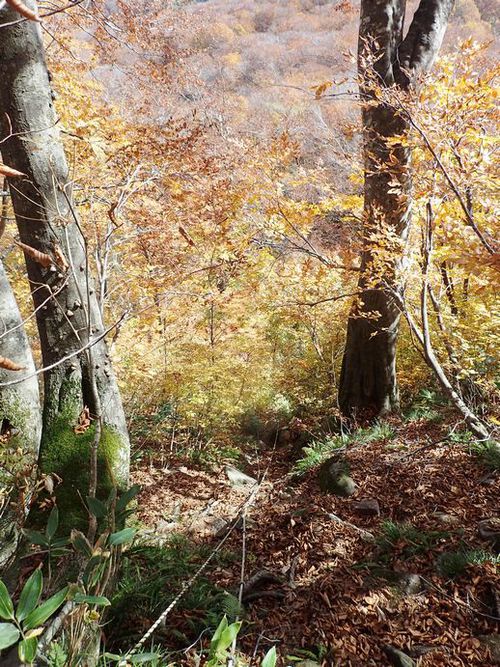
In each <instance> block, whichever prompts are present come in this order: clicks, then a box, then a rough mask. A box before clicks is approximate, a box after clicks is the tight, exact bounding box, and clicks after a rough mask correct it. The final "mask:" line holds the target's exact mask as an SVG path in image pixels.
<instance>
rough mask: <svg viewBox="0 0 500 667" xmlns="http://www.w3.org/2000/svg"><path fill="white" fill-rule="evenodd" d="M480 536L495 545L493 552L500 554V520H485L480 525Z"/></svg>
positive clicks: (494, 518)
mask: <svg viewBox="0 0 500 667" xmlns="http://www.w3.org/2000/svg"><path fill="white" fill-rule="evenodd" d="M478 532H479V536H480V537H481V538H482V539H483V540H488V542H491V543H492V545H493V547H492V548H493V551H495V552H496V553H500V519H499V518H497V517H493V518H491V519H483V521H480V522H479V524H478Z"/></svg>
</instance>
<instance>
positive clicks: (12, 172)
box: [0, 162, 26, 178]
mask: <svg viewBox="0 0 500 667" xmlns="http://www.w3.org/2000/svg"><path fill="white" fill-rule="evenodd" d="M0 174H3V175H4V176H7V177H9V178H15V177H16V176H26V174H23V172H22V171H17V169H13V168H12V167H8V166H7V165H6V164H3V162H0Z"/></svg>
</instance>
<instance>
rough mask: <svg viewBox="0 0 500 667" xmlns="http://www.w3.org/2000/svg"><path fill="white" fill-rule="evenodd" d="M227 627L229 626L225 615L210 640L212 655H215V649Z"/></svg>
mask: <svg viewBox="0 0 500 667" xmlns="http://www.w3.org/2000/svg"><path fill="white" fill-rule="evenodd" d="M226 628H227V617H226V616H225V615H224V616H223V617H222V620H221V622H220V623H219V625H218V626H217V630H216V631H215V632H214V636H213V637H212V639H211V641H210V655H213V653H214V651H215V650H216V648H217V644H218V643H219V639H220V637H221V635H222V633H223V632H224V630H225V629H226Z"/></svg>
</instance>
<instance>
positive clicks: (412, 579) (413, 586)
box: [398, 572, 424, 595]
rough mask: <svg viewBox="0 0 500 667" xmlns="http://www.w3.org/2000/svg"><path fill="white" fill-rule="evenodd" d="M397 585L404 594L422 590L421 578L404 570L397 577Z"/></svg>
mask: <svg viewBox="0 0 500 667" xmlns="http://www.w3.org/2000/svg"><path fill="white" fill-rule="evenodd" d="M398 586H399V588H400V589H401V591H402V592H403V593H404V594H405V595H417V593H421V592H422V591H423V590H424V582H423V581H422V579H421V578H420V577H419V576H418V574H412V573H411V572H405V573H403V574H401V575H400V576H399V577H398Z"/></svg>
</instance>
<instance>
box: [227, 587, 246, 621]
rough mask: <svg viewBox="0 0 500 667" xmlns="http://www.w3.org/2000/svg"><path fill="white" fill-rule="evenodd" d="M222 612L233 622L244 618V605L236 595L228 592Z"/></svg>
mask: <svg viewBox="0 0 500 667" xmlns="http://www.w3.org/2000/svg"><path fill="white" fill-rule="evenodd" d="M222 611H223V612H224V615H225V616H227V618H228V619H229V620H230V621H231V622H233V621H235V620H236V619H237V618H240V617H241V616H243V613H244V608H243V605H241V604H240V601H239V600H238V598H237V597H236V595H233V594H232V593H229V592H228V591H226V592H225V594H224V598H223V599H222Z"/></svg>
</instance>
